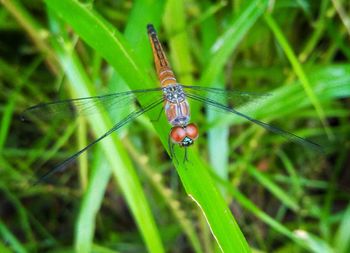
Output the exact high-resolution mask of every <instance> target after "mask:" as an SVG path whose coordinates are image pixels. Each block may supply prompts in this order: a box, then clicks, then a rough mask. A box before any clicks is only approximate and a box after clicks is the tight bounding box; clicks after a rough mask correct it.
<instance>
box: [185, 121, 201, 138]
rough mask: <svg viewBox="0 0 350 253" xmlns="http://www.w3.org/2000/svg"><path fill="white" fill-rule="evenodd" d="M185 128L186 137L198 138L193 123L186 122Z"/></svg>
mask: <svg viewBox="0 0 350 253" xmlns="http://www.w3.org/2000/svg"><path fill="white" fill-rule="evenodd" d="M185 130H186V136H187V137H189V138H191V139H192V140H195V139H197V138H198V128H197V126H196V125H195V124H193V123H191V124H188V125H187V126H186V127H185Z"/></svg>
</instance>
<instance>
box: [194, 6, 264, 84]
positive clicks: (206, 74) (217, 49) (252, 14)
mask: <svg viewBox="0 0 350 253" xmlns="http://www.w3.org/2000/svg"><path fill="white" fill-rule="evenodd" d="M267 2H268V1H266V0H252V1H248V2H246V5H245V6H244V7H242V11H241V12H240V13H239V14H237V16H235V17H234V19H233V20H232V22H231V23H230V24H229V26H228V28H227V29H226V31H225V32H224V33H223V35H221V36H220V37H219V38H218V39H217V40H216V42H215V43H214V45H213V46H212V48H211V53H212V54H211V55H210V61H208V64H207V66H205V67H204V69H203V71H202V73H203V74H202V76H201V79H200V81H199V83H200V84H201V85H209V84H210V83H211V82H213V81H214V80H215V79H216V78H217V76H218V74H219V73H220V72H221V71H222V69H223V67H224V65H225V63H226V61H227V60H228V58H229V57H230V56H231V54H232V52H233V51H234V49H235V48H236V47H237V45H238V43H239V42H240V41H241V40H242V39H243V37H244V35H246V34H247V32H248V31H249V29H250V28H251V27H252V26H253V24H254V23H255V22H256V21H257V20H258V18H260V17H261V15H262V14H263V12H264V11H265V9H266V7H267Z"/></svg>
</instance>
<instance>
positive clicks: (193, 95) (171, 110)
mask: <svg viewBox="0 0 350 253" xmlns="http://www.w3.org/2000/svg"><path fill="white" fill-rule="evenodd" d="M147 32H148V37H149V40H150V43H151V46H152V51H153V57H154V63H155V68H156V72H157V75H158V78H159V81H160V84H161V87H158V88H153V89H143V90H132V91H126V92H118V93H113V94H107V95H103V96H96V97H86V98H77V99H68V100H60V101H54V102H49V103H44V104H38V105H35V106H32V107H30V108H28V109H27V110H25V111H24V113H23V118H28V117H30V115H36V116H39V117H40V115H47V114H50V113H54V112H57V111H58V112H61V113H70V114H72V113H73V114H76V113H77V114H84V113H87V112H90V111H91V108H94V107H95V106H101V105H102V106H104V107H107V108H109V107H122V106H123V105H125V104H132V103H133V101H135V100H138V98H139V97H141V96H150V97H152V99H151V101H150V102H148V103H147V104H145V105H143V106H139V107H138V108H137V109H134V111H132V112H131V113H129V114H128V115H127V116H126V117H124V118H123V119H122V120H120V121H119V122H117V123H116V124H115V125H114V126H113V127H112V128H111V129H110V130H108V131H107V132H106V133H105V134H103V135H102V136H100V137H99V138H97V139H96V140H94V141H92V142H91V143H90V144H88V145H87V146H86V147H84V148H83V149H81V150H79V151H78V152H77V153H75V154H73V155H72V156H70V157H68V158H67V159H66V160H64V161H62V162H61V163H60V164H58V165H57V166H56V167H54V168H53V169H51V170H50V171H48V172H47V173H46V174H44V175H43V176H42V177H41V178H40V179H39V181H41V180H43V179H45V178H47V177H48V176H50V175H51V174H53V173H55V172H57V171H59V170H61V169H62V168H64V167H65V166H66V165H67V164H68V163H70V162H72V161H73V160H75V159H76V158H77V157H78V156H79V155H80V154H81V153H83V152H85V151H86V150H88V149H89V148H90V147H92V146H93V145H94V144H96V143H97V142H99V141H101V140H102V139H104V138H105V137H107V136H108V135H110V134H111V133H113V132H114V131H117V130H118V129H120V128H121V127H122V126H124V125H126V124H127V123H129V122H131V121H132V120H134V119H136V118H137V117H139V116H140V115H142V114H144V113H146V112H149V111H150V110H152V109H154V108H156V107H159V106H160V105H161V104H163V105H164V107H163V108H164V112H165V115H166V118H167V120H168V122H169V124H170V125H171V126H172V128H171V130H170V133H169V139H168V142H169V151H170V156H171V157H173V156H174V145H176V144H177V145H179V146H180V147H182V148H185V154H186V149H187V148H188V147H189V146H191V145H193V144H194V142H195V141H196V139H197V138H198V136H199V129H198V127H197V125H196V124H194V123H190V106H189V103H188V99H190V100H192V101H196V102H200V103H201V104H205V105H207V106H209V107H213V108H216V109H217V110H221V111H223V112H226V113H231V114H234V115H236V116H239V117H242V118H244V119H246V120H248V121H250V122H253V123H255V124H257V125H259V126H261V127H263V128H265V129H267V130H269V131H271V132H274V133H276V134H279V135H281V136H283V137H285V138H286V139H288V140H290V141H292V142H295V143H297V144H301V145H303V146H305V147H307V148H311V149H314V150H317V151H322V148H321V146H319V145H318V144H316V143H314V142H311V141H309V140H306V139H304V138H302V137H299V136H297V135H295V134H292V133H289V132H287V131H284V130H282V129H280V128H277V127H274V126H271V125H269V124H267V123H264V122H262V121H259V120H257V119H254V118H251V117H249V116H247V115H245V114H243V113H241V112H239V111H237V110H236V109H235V108H234V107H232V106H227V105H226V104H224V103H222V102H221V100H227V99H234V100H236V99H238V98H242V97H248V98H250V97H253V98H254V97H255V96H256V94H254V93H249V92H239V91H233V90H225V89H217V88H209V87H201V86H187V85H182V84H179V83H178V82H177V81H176V78H175V75H174V73H173V71H172V69H171V67H170V65H169V62H168V60H167V58H166V56H165V53H164V50H163V48H162V45H161V43H160V41H159V39H158V36H157V33H156V30H155V29H154V27H153V25H152V24H149V25H147ZM186 159H187V158H186Z"/></svg>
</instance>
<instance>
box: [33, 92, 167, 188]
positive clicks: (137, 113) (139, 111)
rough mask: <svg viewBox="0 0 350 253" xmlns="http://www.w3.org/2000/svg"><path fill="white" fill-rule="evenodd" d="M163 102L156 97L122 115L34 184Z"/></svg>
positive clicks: (61, 168)
mask: <svg viewBox="0 0 350 253" xmlns="http://www.w3.org/2000/svg"><path fill="white" fill-rule="evenodd" d="M162 102H163V98H158V99H157V100H154V101H152V102H151V103H149V104H148V105H146V106H144V107H141V108H139V109H137V110H134V111H133V112H131V113H130V114H128V115H127V116H126V117H124V118H123V119H122V120H120V121H119V122H118V123H116V124H115V125H114V126H113V127H112V128H111V129H110V130H108V131H107V132H106V133H104V134H103V135H102V136H100V137H99V138H97V139H96V140H94V141H93V142H91V143H90V144H89V145H87V146H86V147H84V148H83V149H81V150H79V151H78V152H76V153H75V154H73V155H71V156H70V157H68V158H67V159H66V160H64V161H62V162H61V163H59V164H58V165H56V166H55V167H54V168H52V169H51V170H49V171H47V172H46V173H45V174H44V175H42V176H41V177H40V178H39V179H38V180H37V181H36V182H35V183H34V185H36V184H38V183H40V182H42V181H44V180H45V179H47V178H48V177H49V176H51V175H53V174H54V173H56V172H58V171H61V170H63V169H65V168H66V167H67V165H68V164H70V163H71V162H73V161H74V160H75V159H76V158H77V157H78V156H79V155H81V154H82V153H84V152H85V151H86V150H88V149H89V148H91V147H92V146H93V145H95V144H96V143H98V142H99V141H101V140H103V139H104V138H106V137H107V136H108V135H110V134H112V133H113V132H114V131H117V130H118V129H119V128H121V127H123V126H124V125H126V124H128V123H129V122H131V121H133V120H134V119H136V118H137V117H139V116H140V115H142V114H144V113H146V112H148V111H150V110H152V109H153V108H155V107H156V106H158V105H159V104H161V103H162Z"/></svg>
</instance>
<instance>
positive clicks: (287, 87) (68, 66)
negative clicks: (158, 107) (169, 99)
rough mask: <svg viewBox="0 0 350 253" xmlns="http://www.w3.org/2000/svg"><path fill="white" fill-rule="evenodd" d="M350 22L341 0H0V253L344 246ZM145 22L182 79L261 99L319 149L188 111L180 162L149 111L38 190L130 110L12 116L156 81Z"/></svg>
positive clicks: (221, 116)
mask: <svg viewBox="0 0 350 253" xmlns="http://www.w3.org/2000/svg"><path fill="white" fill-rule="evenodd" d="M349 20H350V3H349V2H348V1H344V0H343V1H342V0H321V1H306V0H298V1H289V0H279V1H272V0H271V1H266V0H251V1H243V0H236V1H207V0H204V1H196V0H189V1H182V0H180V1H178V0H168V1H152V0H139V1H117V0H115V1H112V0H110V1H107V0H106V1H73V0H46V1H29V0H24V1H19V0H12V1H10V0H2V1H1V8H0V55H1V58H0V101H1V104H0V113H1V114H0V116H1V125H0V238H1V240H0V252H221V251H223V252H235V253H236V252H281V253H282V252H337V253H346V252H350V233H349V227H350V202H349V200H350V198H349V197H350V196H349V193H350V191H349V184H350V173H349V162H350V159H349V158H350V157H349V150H350V142H349V136H350V126H349V114H350V113H349V96H350V64H349V59H350V46H349V39H350V25H349V24H350V21H349ZM148 23H153V24H154V25H155V27H156V29H157V30H158V34H159V38H160V40H161V41H162V43H163V45H164V48H165V51H166V52H167V55H168V58H169V61H170V63H171V65H172V66H173V68H174V72H175V73H176V76H177V78H178V81H179V82H181V83H183V84H188V85H200V86H207V87H216V88H225V89H234V90H241V91H250V92H258V93H259V94H260V93H262V94H264V93H268V94H269V96H266V97H262V98H260V99H258V100H256V101H249V103H248V104H245V105H241V106H240V107H239V110H240V111H242V112H244V113H246V114H248V115H250V116H252V117H255V118H257V119H259V120H262V121H264V122H267V123H269V124H272V125H275V126H278V127H280V128H282V129H284V130H287V131H290V132H292V133H294V134H297V135H299V136H301V137H303V138H306V139H308V140H311V141H314V142H316V143H318V144H320V145H321V146H322V147H323V148H324V151H325V152H324V153H320V152H317V151H315V150H309V149H307V148H305V147H303V146H301V145H297V144H295V143H292V142H290V141H288V140H286V139H284V138H282V137H281V136H278V135H276V134H274V133H271V132H268V131H266V130H265V129H262V128H261V127H259V126H256V125H254V124H252V123H250V122H247V121H245V120H244V119H241V118H239V117H237V116H235V115H230V114H227V113H219V112H218V111H216V110H208V108H206V107H203V106H202V105H200V104H193V107H192V119H193V121H194V122H196V123H197V124H198V125H199V127H200V138H199V139H198V141H197V143H196V144H195V145H194V146H193V147H191V148H190V149H189V150H188V156H189V162H188V163H185V164H184V163H183V162H182V157H183V155H184V151H183V150H182V149H179V148H177V149H176V156H177V157H178V159H179V163H176V162H172V161H171V160H170V159H169V157H168V155H167V149H168V144H167V136H168V133H169V130H170V126H169V125H168V123H167V122H166V120H165V117H164V115H162V117H161V118H160V120H159V121H156V122H153V121H152V119H155V118H156V117H157V115H158V114H159V111H154V112H151V113H149V114H147V115H142V116H141V117H139V118H137V119H136V120H135V121H133V122H132V123H130V124H128V125H127V126H125V127H123V128H122V129H120V130H118V132H117V133H113V134H112V135H110V136H109V137H107V138H106V139H104V140H103V141H101V143H99V144H97V145H95V146H94V147H93V148H91V149H89V151H88V152H85V153H84V154H83V155H81V156H80V157H79V159H77V160H76V161H74V162H73V163H71V164H70V165H69V166H67V168H66V169H64V170H62V171H59V172H58V173H56V174H55V175H53V176H51V177H49V178H48V180H47V181H45V182H41V183H40V184H38V185H34V186H33V183H34V182H35V180H36V179H37V178H38V177H40V176H41V175H43V174H45V172H47V171H48V170H50V169H52V168H53V167H54V166H55V165H56V164H58V163H59V162H62V161H63V160H64V159H66V158H67V157H69V156H70V155H72V154H74V153H75V152H77V151H78V150H80V149H82V148H83V147H84V146H86V145H87V144H88V143H90V142H91V141H93V140H94V139H96V138H97V137H99V136H101V135H102V134H103V133H104V132H106V131H107V130H108V129H110V128H111V127H112V126H113V125H114V124H115V123H116V122H118V121H119V120H120V119H121V118H122V116H125V115H127V113H129V112H130V111H131V110H133V108H135V107H134V106H133V105H131V104H130V105H129V106H126V107H125V109H124V108H123V110H111V111H110V112H109V111H106V110H102V109H101V108H97V109H96V110H97V113H94V114H93V115H84V116H82V117H77V118H76V119H75V118H74V117H71V116H72V115H65V114H64V113H52V114H49V115H39V116H41V117H38V118H32V119H31V122H21V120H20V115H21V112H22V111H23V110H24V109H26V108H27V107H29V106H33V105H35V104H37V103H40V102H47V101H51V100H58V99H68V98H77V97H86V96H93V95H101V94H107V93H113V92H119V91H126V90H129V89H131V90H133V89H145V88H152V87H158V85H159V84H158V81H157V78H156V76H155V71H154V67H153V60H152V55H151V48H150V44H149V41H148V37H147V32H146V25H147V24H148ZM140 100H142V99H140ZM140 102H141V103H142V102H144V101H140ZM222 102H224V101H222ZM228 102H229V103H230V105H235V102H237V101H235V99H232V101H231V100H230V101H228ZM231 103H232V104H231Z"/></svg>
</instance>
